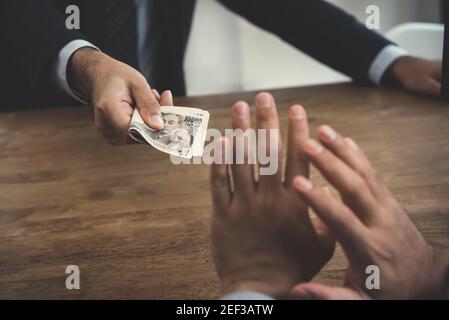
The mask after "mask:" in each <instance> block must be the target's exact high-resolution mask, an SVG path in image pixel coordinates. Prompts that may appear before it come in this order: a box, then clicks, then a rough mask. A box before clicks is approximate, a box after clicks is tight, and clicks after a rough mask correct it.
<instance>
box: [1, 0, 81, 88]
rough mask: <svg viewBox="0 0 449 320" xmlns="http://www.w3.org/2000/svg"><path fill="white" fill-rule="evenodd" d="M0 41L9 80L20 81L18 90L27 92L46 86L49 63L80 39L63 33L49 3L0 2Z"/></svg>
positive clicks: (40, 0)
mask: <svg viewBox="0 0 449 320" xmlns="http://www.w3.org/2000/svg"><path fill="white" fill-rule="evenodd" d="M0 6H1V7H0V18H1V19H0V30H1V34H0V40H1V42H2V50H4V52H3V54H2V56H3V57H4V59H2V60H6V61H0V63H1V64H7V65H5V66H4V67H5V68H3V67H2V69H4V70H9V71H10V73H11V74H10V75H9V79H11V81H14V79H18V81H20V86H21V89H20V90H21V91H22V92H25V93H31V92H33V91H35V90H37V88H38V87H39V86H42V84H43V83H44V84H45V85H46V86H47V87H48V86H50V83H51V81H50V77H51V64H52V62H53V61H54V59H55V58H56V56H57V54H58V52H59V51H60V50H61V49H62V48H63V47H64V45H66V44H67V43H69V42H70V41H72V40H75V39H84V37H83V36H82V35H81V34H80V33H78V32H77V31H73V30H67V29H66V27H65V19H66V17H65V16H64V14H63V13H61V12H60V11H58V10H57V9H56V8H55V7H54V6H53V4H52V3H51V1H50V0H1V1H0Z"/></svg>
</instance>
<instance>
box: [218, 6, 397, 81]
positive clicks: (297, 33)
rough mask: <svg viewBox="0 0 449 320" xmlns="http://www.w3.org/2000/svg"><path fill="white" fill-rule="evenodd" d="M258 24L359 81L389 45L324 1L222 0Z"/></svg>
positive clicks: (366, 74) (379, 36) (363, 79)
mask: <svg viewBox="0 0 449 320" xmlns="http://www.w3.org/2000/svg"><path fill="white" fill-rule="evenodd" d="M220 2H221V3H223V4H224V5H225V6H226V7H228V8H229V9H231V10H232V11H234V12H235V13H237V14H239V15H241V16H243V17H245V18H246V19H248V20H249V21H250V22H252V23H254V24H255V25H257V26H259V27H261V28H263V29H265V30H267V31H270V32H273V33H274V34H276V35H277V36H279V37H280V38H282V39H283V40H285V41H287V42H288V43H290V44H292V45H293V46H295V47H297V48H299V49H301V50H302V51H304V52H305V53H307V54H309V55H310V56H312V57H313V58H315V59H317V60H319V61H321V62H323V63H324V64H327V65H329V66H331V67H333V68H334V69H336V70H338V71H340V72H343V73H345V74H347V75H348V76H350V77H352V78H353V79H355V80H358V81H367V80H368V70H369V67H370V65H371V63H372V62H373V60H374V58H375V57H376V55H377V54H378V53H379V52H380V50H381V49H382V48H384V47H385V46H386V45H388V44H390V42H389V41H388V40H386V39H385V38H384V37H382V36H381V35H379V34H377V33H375V32H373V31H371V30H368V29H367V28H366V27H365V26H364V25H363V24H361V23H360V22H358V21H357V19H356V18H354V17H353V16H351V15H349V14H347V13H346V12H344V11H343V10H341V9H339V8H337V7H335V6H334V5H332V4H330V3H328V2H325V1H322V0H277V1H273V0H245V1H242V0H220Z"/></svg>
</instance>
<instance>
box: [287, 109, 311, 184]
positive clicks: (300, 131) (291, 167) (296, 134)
mask: <svg viewBox="0 0 449 320" xmlns="http://www.w3.org/2000/svg"><path fill="white" fill-rule="evenodd" d="M308 139H309V125H308V122H307V116H306V112H305V110H304V108H303V107H302V106H300V105H294V106H292V107H291V108H290V110H289V112H288V147H287V166H286V168H285V185H286V186H291V183H292V180H293V178H294V177H295V176H297V175H299V174H300V175H303V176H306V177H308V176H309V164H308V160H307V156H306V154H305V153H304V150H303V148H302V147H303V145H304V143H305V142H306V141H307V140H308Z"/></svg>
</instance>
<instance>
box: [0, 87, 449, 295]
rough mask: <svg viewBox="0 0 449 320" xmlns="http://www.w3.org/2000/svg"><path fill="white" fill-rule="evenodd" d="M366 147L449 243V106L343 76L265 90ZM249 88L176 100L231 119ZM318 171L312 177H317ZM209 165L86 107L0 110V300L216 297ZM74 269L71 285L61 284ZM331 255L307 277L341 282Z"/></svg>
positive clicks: (430, 231) (436, 239)
mask: <svg viewBox="0 0 449 320" xmlns="http://www.w3.org/2000/svg"><path fill="white" fill-rule="evenodd" d="M273 93H274V95H275V97H276V98H277V100H278V106H279V108H280V114H281V125H282V127H283V131H284V134H285V129H286V123H287V121H286V114H287V108H288V107H289V106H290V105H292V104H293V103H301V104H303V105H304V106H305V107H306V109H307V110H308V112H309V118H310V121H311V124H312V128H313V130H315V128H316V126H317V125H318V124H321V123H329V124H331V125H332V126H334V127H335V128H336V129H338V130H340V131H341V132H343V133H345V134H346V135H350V136H352V137H353V138H354V139H355V140H356V141H358V142H359V144H361V145H362V146H363V148H364V149H365V150H366V152H367V153H368V155H369V157H370V158H371V159H372V162H373V164H374V166H375V167H376V168H377V169H378V170H379V171H380V172H381V173H382V175H383V177H384V178H385V180H386V182H387V184H388V186H389V187H390V188H391V189H392V191H393V192H394V193H395V194H396V195H397V197H398V198H399V199H400V202H401V203H402V204H403V206H404V207H405V208H406V209H407V211H408V212H409V214H410V215H411V217H412V218H413V220H414V221H415V222H416V224H417V225H418V227H419V229H420V230H421V231H422V232H423V234H424V235H425V237H426V239H428V240H429V241H430V242H431V243H434V244H437V245H441V246H445V247H448V246H449V106H448V105H447V104H445V103H443V102H439V101H435V100H431V99H426V98H421V97H416V96H413V95H409V94H406V93H402V92H397V91H394V90H384V91H380V90H378V89H376V88H363V87H357V86H355V85H352V84H337V85H328V86H316V87H303V88H294V89H285V90H274V91H273ZM253 97H254V93H236V94H229V95H220V96H210V97H198V98H179V99H176V101H175V102H176V104H178V105H186V106H195V107H196V106H200V107H207V109H208V110H209V111H210V112H211V121H210V127H214V128H220V129H224V128H225V127H229V125H230V120H229V114H230V106H231V104H232V103H233V102H234V101H236V100H237V99H246V100H247V101H253ZM313 175H314V178H315V179H319V177H318V175H317V174H316V172H314V174H313ZM210 214H211V200H210V197H209V190H208V167H207V166H206V165H190V166H185V165H183V166H174V165H172V164H171V162H170V161H169V157H168V156H167V155H165V154H162V153H160V152H158V151H155V150H153V149H152V148H150V147H146V146H143V145H130V146H122V147H114V146H110V145H109V144H108V143H107V142H105V141H104V140H103V138H102V137H101V136H100V135H99V133H97V131H96V130H95V128H94V127H93V124H92V115H91V112H90V110H89V109H88V108H62V109H45V110H36V111H27V112H17V113H2V114H0V298H6V299H13V298H14V299H15V298H33V299H34V298H39V299H42V298H44V299H47V298H95V299H97V298H101V299H103V298H106V299H109V298H139V299H140V298H142V299H150V298H216V297H218V296H219V286H218V281H217V277H216V274H215V270H214V265H213V261H212V258H211V255H210V250H209V236H210V233H209V219H210ZM70 264H75V265H78V266H79V268H80V270H81V289H80V290H67V289H66V288H65V279H66V276H67V275H66V274H65V268H66V266H67V265H70ZM345 266H346V261H345V259H344V257H343V254H342V252H341V250H337V252H336V254H335V256H334V258H333V259H332V260H331V261H330V263H329V264H328V265H327V266H326V267H325V268H324V269H323V270H322V272H321V273H320V274H319V275H318V276H317V278H316V279H317V280H319V281H324V282H326V283H332V284H337V283H340V282H341V280H342V277H343V274H344V268H345Z"/></svg>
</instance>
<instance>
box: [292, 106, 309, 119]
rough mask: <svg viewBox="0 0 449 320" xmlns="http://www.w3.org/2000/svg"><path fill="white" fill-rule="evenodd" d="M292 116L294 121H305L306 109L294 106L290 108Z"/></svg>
mask: <svg viewBox="0 0 449 320" xmlns="http://www.w3.org/2000/svg"><path fill="white" fill-rule="evenodd" d="M290 116H291V118H292V119H296V120H304V118H305V112H304V108H303V107H302V106H300V105H294V106H292V107H291V108H290Z"/></svg>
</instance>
